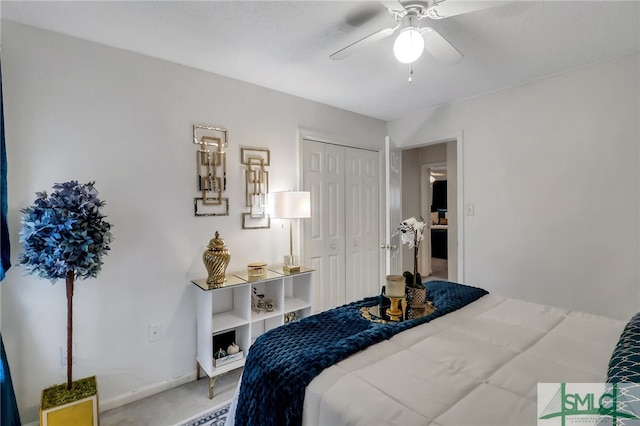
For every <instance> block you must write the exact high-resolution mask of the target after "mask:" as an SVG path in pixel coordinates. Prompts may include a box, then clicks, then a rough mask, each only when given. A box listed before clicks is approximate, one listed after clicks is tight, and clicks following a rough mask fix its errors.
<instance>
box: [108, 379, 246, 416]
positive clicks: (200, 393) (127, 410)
mask: <svg viewBox="0 0 640 426" xmlns="http://www.w3.org/2000/svg"><path fill="white" fill-rule="evenodd" d="M241 372H242V368H239V369H237V370H234V371H231V372H229V373H227V374H225V375H223V376H220V377H219V378H218V379H217V380H216V384H215V393H214V397H213V399H209V389H208V385H209V379H208V378H206V377H205V378H204V379H200V380H196V381H193V382H189V383H186V384H184V385H181V386H178V387H175V388H173V389H169V390H166V391H164V392H160V393H158V394H155V395H152V396H150V397H148V398H144V399H141V400H139V401H135V402H132V403H131V404H127V405H123V406H122V407H118V408H114V409H113V410H109V411H105V412H103V413H100V426H173V425H176V424H178V423H180V422H182V421H184V420H187V419H190V418H191V417H193V416H196V415H198V414H200V413H203V412H205V411H207V410H210V409H212V408H214V407H217V406H219V405H221V404H223V403H225V402H227V401H231V399H232V398H233V394H234V392H235V389H236V385H237V384H238V380H240V374H241Z"/></svg>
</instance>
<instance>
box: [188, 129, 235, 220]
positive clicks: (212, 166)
mask: <svg viewBox="0 0 640 426" xmlns="http://www.w3.org/2000/svg"><path fill="white" fill-rule="evenodd" d="M193 143H194V144H196V145H199V147H198V151H197V152H196V165H197V178H198V182H197V184H198V191H199V192H200V194H199V195H200V196H199V197H195V198H194V199H193V207H194V214H195V215H196V216H228V215H229V199H228V198H225V197H223V193H224V191H225V190H226V189H227V156H226V152H225V151H224V149H225V148H226V147H227V146H228V145H229V141H228V132H227V129H223V128H220V127H213V126H206V125H200V124H194V125H193Z"/></svg>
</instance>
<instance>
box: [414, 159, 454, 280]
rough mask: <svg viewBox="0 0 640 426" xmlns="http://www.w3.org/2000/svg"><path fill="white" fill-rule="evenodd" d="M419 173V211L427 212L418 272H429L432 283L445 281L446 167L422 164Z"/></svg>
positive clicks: (447, 212) (447, 214)
mask: <svg viewBox="0 0 640 426" xmlns="http://www.w3.org/2000/svg"><path fill="white" fill-rule="evenodd" d="M420 170H421V174H420V198H421V210H422V212H428V213H426V214H427V215H428V216H424V220H425V221H426V223H427V225H428V230H427V232H426V235H425V239H424V241H423V247H424V248H423V250H422V255H421V263H422V268H421V270H422V271H425V272H428V276H429V277H430V278H431V279H436V278H437V279H443V280H446V279H448V278H449V269H448V259H449V252H448V246H449V242H448V234H449V211H448V201H447V192H448V191H447V186H448V185H447V163H446V162H438V163H426V164H421V167H420ZM425 275H427V274H425Z"/></svg>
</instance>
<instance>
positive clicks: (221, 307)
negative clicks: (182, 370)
mask: <svg viewBox="0 0 640 426" xmlns="http://www.w3.org/2000/svg"><path fill="white" fill-rule="evenodd" d="M312 272H313V269H309V268H305V267H301V268H300V272H296V273H290V272H285V271H284V270H283V269H282V267H281V266H280V267H268V269H267V272H266V274H264V275H263V276H262V277H259V278H254V277H249V274H248V273H247V271H241V272H233V273H230V274H227V275H226V281H225V283H224V284H220V285H209V284H207V279H206V278H202V279H198V280H193V281H191V282H192V283H193V284H195V285H196V287H198V289H199V291H197V297H196V298H197V320H196V335H197V337H196V341H197V352H196V354H197V355H196V361H197V367H198V378H200V371H201V370H203V371H204V372H205V373H206V375H207V376H208V377H209V398H213V387H214V385H215V379H216V378H217V377H218V376H220V375H222V374H224V373H227V372H229V371H231V370H235V369H236V368H240V367H242V366H244V362H245V358H246V356H247V354H248V352H249V347H250V346H251V345H252V344H253V342H255V340H256V339H257V338H258V336H260V335H261V334H263V333H265V332H267V331H269V330H271V329H272V328H275V327H278V326H280V325H282V324H284V323H285V314H289V313H292V312H295V313H296V314H297V316H298V317H300V318H303V317H306V316H309V315H311V294H312V292H311V273H312ZM252 287H255V288H256V290H257V293H258V294H264V299H271V300H273V301H274V302H275V308H274V309H273V310H272V311H270V312H267V311H266V310H263V309H261V310H260V312H257V311H256V310H255V309H254V310H252V308H251V294H252ZM230 330H235V334H236V342H235V343H236V344H237V345H238V346H240V349H241V352H242V354H243V356H242V358H241V359H238V360H236V361H232V362H229V363H228V364H224V365H222V366H217V367H216V364H215V362H214V358H213V356H214V349H213V339H214V336H216V335H219V334H221V333H225V332H228V331H230Z"/></svg>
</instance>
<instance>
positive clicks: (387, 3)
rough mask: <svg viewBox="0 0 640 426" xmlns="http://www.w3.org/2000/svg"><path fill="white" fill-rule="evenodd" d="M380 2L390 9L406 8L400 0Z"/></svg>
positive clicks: (399, 9) (397, 10)
mask: <svg viewBox="0 0 640 426" xmlns="http://www.w3.org/2000/svg"><path fill="white" fill-rule="evenodd" d="M380 3H382V4H383V5H384V7H386V8H387V9H388V10H394V11H396V12H401V11H403V10H404V6H403V5H402V3H400V1H399V0H380Z"/></svg>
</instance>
